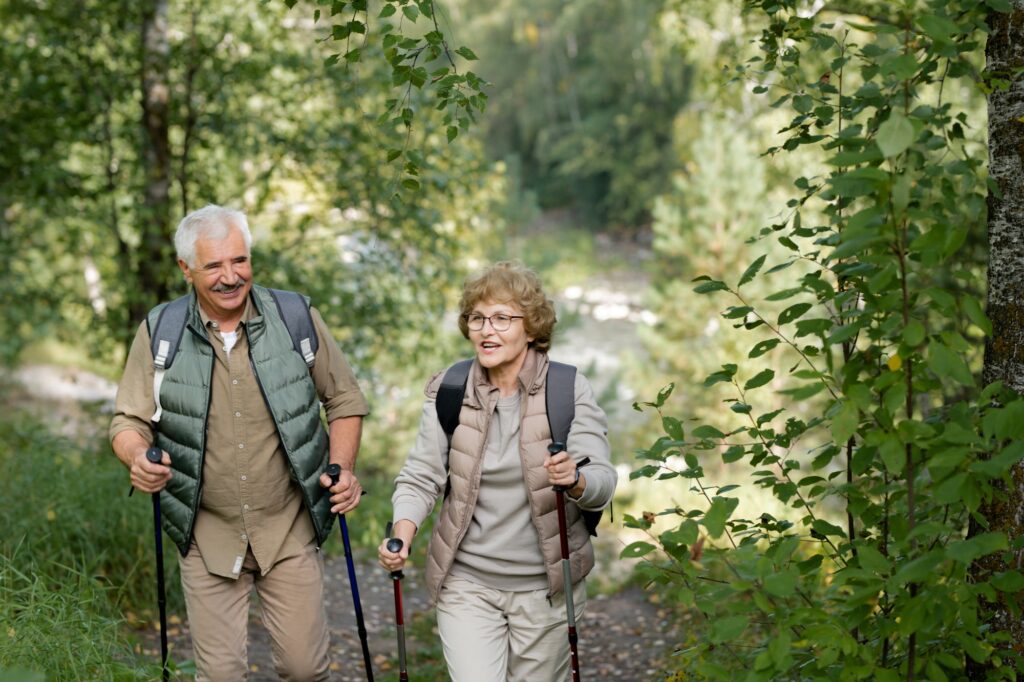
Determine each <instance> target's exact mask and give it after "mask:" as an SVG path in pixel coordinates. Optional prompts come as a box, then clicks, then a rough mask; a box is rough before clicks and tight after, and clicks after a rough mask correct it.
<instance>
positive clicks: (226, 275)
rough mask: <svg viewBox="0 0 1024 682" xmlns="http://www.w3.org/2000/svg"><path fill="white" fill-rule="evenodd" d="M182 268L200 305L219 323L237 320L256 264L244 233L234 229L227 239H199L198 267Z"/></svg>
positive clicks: (197, 243)
mask: <svg viewBox="0 0 1024 682" xmlns="http://www.w3.org/2000/svg"><path fill="white" fill-rule="evenodd" d="M178 267H180V268H181V271H182V272H184V273H185V279H186V280H188V281H189V282H191V283H192V286H194V287H195V289H196V296H197V297H198V298H199V304H200V305H201V306H202V307H203V310H205V311H206V314H207V315H209V316H210V317H211V318H212V319H214V320H216V321H217V322H227V321H231V320H237V319H238V318H240V317H241V315H242V311H243V310H244V309H245V299H246V298H247V297H248V296H249V290H250V289H251V288H252V264H251V262H250V261H249V250H248V249H246V248H245V239H244V238H243V237H242V233H241V232H240V231H238V230H236V229H234V228H232V229H230V230H228V234H227V236H226V237H224V238H223V239H211V238H208V237H200V238H199V239H197V240H196V261H195V267H192V268H190V267H189V266H188V264H186V263H185V261H183V260H179V261H178Z"/></svg>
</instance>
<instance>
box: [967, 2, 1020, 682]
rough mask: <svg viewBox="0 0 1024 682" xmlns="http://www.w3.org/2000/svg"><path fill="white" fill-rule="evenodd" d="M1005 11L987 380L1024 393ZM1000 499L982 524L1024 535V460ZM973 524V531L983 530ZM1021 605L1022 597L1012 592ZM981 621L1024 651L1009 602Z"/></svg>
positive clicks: (1010, 55) (992, 110)
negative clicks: (1004, 86) (1006, 83)
mask: <svg viewBox="0 0 1024 682" xmlns="http://www.w3.org/2000/svg"><path fill="white" fill-rule="evenodd" d="M1011 4H1012V7H1013V9H1012V10H1011V11H1010V12H1008V13H997V12H992V13H991V14H990V16H989V21H988V23H989V28H990V33H989V37H988V45H987V47H986V49H985V53H986V60H987V62H988V64H987V69H988V72H989V73H990V74H991V75H993V76H995V77H997V78H1002V79H1005V80H1008V81H1011V82H1012V85H1011V86H1010V87H1009V88H1008V89H996V90H995V91H994V92H993V93H992V94H991V95H990V96H989V99H988V119H989V124H988V133H989V142H988V145H989V173H990V176H991V178H992V180H994V181H995V183H996V185H997V186H998V188H999V194H1000V196H996V193H994V192H991V191H990V192H989V197H988V234H989V271H988V305H987V309H988V316H989V319H990V320H991V321H992V335H991V337H990V338H989V340H988V343H987V345H986V348H985V367H984V370H983V379H984V382H985V384H988V383H990V382H993V381H999V380H1001V381H1003V382H1004V383H1005V384H1006V385H1007V386H1009V387H1011V388H1013V389H1015V390H1016V391H1018V392H1020V393H1024V123H1022V122H1021V120H1020V119H1021V117H1024V80H1022V79H1021V78H1020V77H1019V76H1018V75H1017V74H1016V73H1015V70H1019V69H1021V68H1022V67H1024V0H1012V2H1011ZM1003 492H1004V493H1005V495H1004V496H1002V499H997V500H993V501H992V502H989V503H987V504H985V505H983V506H982V508H981V513H982V516H984V518H985V519H986V521H987V522H988V526H989V528H988V529H987V530H993V531H1002V532H1005V533H1006V534H1007V536H1008V537H1009V538H1010V541H1011V542H1013V541H1014V540H1015V539H1017V538H1020V537H1021V536H1022V534H1024V465H1022V464H1018V465H1017V466H1015V467H1014V469H1013V471H1012V485H1011V486H1010V488H1009V489H1006V490H1004V491H1003ZM984 530H986V529H983V528H980V527H979V526H978V525H977V524H974V523H972V528H971V534H972V535H973V534H976V533H978V532H983V531H984ZM1022 559H1024V554H1022V553H1021V552H1018V553H1017V554H1016V556H1015V557H1014V558H1013V560H1012V562H1011V564H1012V565H1007V564H1006V563H1005V562H1003V561H1002V557H1000V556H999V555H998V554H994V555H992V556H990V557H987V558H985V559H984V560H982V561H979V562H978V563H976V564H975V565H974V566H973V568H972V572H973V574H974V577H975V580H976V581H978V582H981V581H985V580H987V579H988V578H989V577H991V576H992V575H993V574H994V573H998V572H1000V571H1003V570H1007V569H1011V568H1017V569H1019V568H1021V565H1022ZM1013 598H1015V599H1017V603H1018V607H1019V606H1021V605H1024V597H1021V596H1020V595H1016V596H1014V597H1013ZM985 607H986V613H984V614H983V616H984V618H985V620H986V621H987V622H988V623H989V624H990V625H991V627H992V630H993V631H998V632H1009V633H1010V635H1011V638H1012V639H1011V642H1010V643H1009V644H1008V645H1006V646H1007V647H1008V648H1012V649H1014V650H1016V651H1017V652H1018V653H1024V622H1022V620H1021V618H1020V617H1019V616H1018V617H1017V618H1013V617H1012V616H1011V608H1010V605H1009V604H1008V603H1006V602H1005V601H1002V602H1000V603H988V604H985ZM970 673H971V678H972V679H983V671H981V670H973V669H972V670H970Z"/></svg>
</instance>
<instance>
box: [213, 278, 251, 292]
mask: <svg viewBox="0 0 1024 682" xmlns="http://www.w3.org/2000/svg"><path fill="white" fill-rule="evenodd" d="M244 286H245V280H244V279H242V278H239V279H238V281H237V282H235V283H234V284H215V285H213V286H212V287H210V291H216V292H217V293H218V294H230V293H231V292H232V291H238V290H239V289H241V288H242V287H244Z"/></svg>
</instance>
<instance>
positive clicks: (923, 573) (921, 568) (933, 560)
mask: <svg viewBox="0 0 1024 682" xmlns="http://www.w3.org/2000/svg"><path fill="white" fill-rule="evenodd" d="M942 560H943V557H942V554H941V553H940V552H938V551H933V552H929V553H928V554H925V555H924V556H920V557H918V558H916V559H911V560H910V561H908V562H906V563H905V564H903V565H902V566H900V568H899V570H897V571H896V575H894V576H893V577H892V580H893V582H894V583H895V584H896V585H905V584H907V583H915V582H919V581H921V580H924V579H925V578H927V577H928V576H929V575H931V573H932V572H933V571H934V570H935V568H936V567H937V566H938V565H939V564H940V563H942Z"/></svg>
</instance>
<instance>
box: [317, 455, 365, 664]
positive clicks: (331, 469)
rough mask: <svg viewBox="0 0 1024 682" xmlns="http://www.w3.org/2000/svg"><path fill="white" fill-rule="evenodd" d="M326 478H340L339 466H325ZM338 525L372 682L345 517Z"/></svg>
mask: <svg viewBox="0 0 1024 682" xmlns="http://www.w3.org/2000/svg"><path fill="white" fill-rule="evenodd" d="M326 473H327V476H328V477H329V478H330V479H331V485H332V486H333V485H334V484H336V483H337V482H338V479H339V478H341V466H340V465H338V464H328V465H327V472H326ZM338 525H339V526H340V527H341V542H342V544H343V545H344V546H345V564H346V565H347V566H348V584H349V585H350V586H351V587H352V603H353V605H354V606H355V610H356V629H357V630H358V631H359V643H360V644H361V645H362V647H363V666H364V667H365V668H366V679H367V680H368V681H369V682H373V665H372V664H371V663H370V645H369V644H368V643H367V641H366V624H365V623H364V622H363V605H362V603H361V602H360V601H359V585H358V584H356V566H355V563H353V561H352V545H351V544H350V543H349V541H348V524H347V523H345V515H344V514H338Z"/></svg>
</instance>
